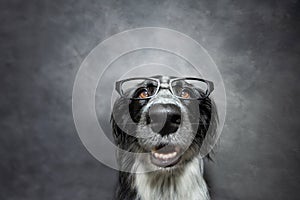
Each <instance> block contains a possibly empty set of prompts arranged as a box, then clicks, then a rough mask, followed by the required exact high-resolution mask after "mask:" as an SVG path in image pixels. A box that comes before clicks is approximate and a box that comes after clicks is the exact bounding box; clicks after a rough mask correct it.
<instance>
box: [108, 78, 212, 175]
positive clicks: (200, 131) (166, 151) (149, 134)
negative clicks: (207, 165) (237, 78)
mask: <svg viewBox="0 0 300 200" xmlns="http://www.w3.org/2000/svg"><path fill="white" fill-rule="evenodd" d="M153 78H156V79H158V80H159V83H160V85H159V86H158V85H157V83H153V81H149V80H145V81H142V82H140V83H138V84H136V85H133V86H132V87H130V88H129V89H127V90H126V91H124V95H123V96H126V97H129V98H124V97H121V98H119V99H118V100H117V101H116V102H115V105H114V109H113V114H112V123H113V129H114V136H115V140H116V142H117V144H118V146H119V147H120V148H122V149H124V150H126V151H130V152H135V153H146V156H144V155H145V154H143V156H136V157H134V158H129V157H126V156H125V157H122V155H121V158H119V159H121V163H128V162H132V161H133V162H134V163H135V164H137V163H138V165H143V167H144V168H145V169H147V170H157V169H159V170H170V169H179V168H181V167H182V166H184V165H185V164H186V163H187V162H189V161H191V160H192V159H193V158H195V157H197V156H199V153H200V147H201V145H202V143H203V140H204V138H205V136H206V135H207V132H208V129H209V126H210V122H211V120H212V118H213V117H216V116H213V114H212V113H213V108H212V107H213V106H214V104H213V103H212V101H211V99H209V98H208V97H207V96H208V95H207V96H206V97H205V98H201V99H199V97H204V96H205V95H206V92H207V91H204V90H203V89H202V88H198V87H197V86H195V85H192V84H191V83H189V82H188V81H186V80H179V81H176V84H174V85H171V84H170V80H172V79H174V77H166V76H155V77H153ZM172 84H173V83H172ZM170 86H171V88H170ZM127 111H128V112H127ZM213 120H215V119H213ZM130 159H133V160H131V161H129V160H130Z"/></svg>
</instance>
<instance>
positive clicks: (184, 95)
mask: <svg viewBox="0 0 300 200" xmlns="http://www.w3.org/2000/svg"><path fill="white" fill-rule="evenodd" d="M180 97H182V98H184V99H189V98H190V97H191V94H190V92H189V91H188V90H186V89H183V90H182V91H181V93H180Z"/></svg>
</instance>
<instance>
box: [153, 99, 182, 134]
mask: <svg viewBox="0 0 300 200" xmlns="http://www.w3.org/2000/svg"><path fill="white" fill-rule="evenodd" d="M149 117H150V126H151V129H152V131H154V132H155V133H159V134H161V135H162V136H164V135H168V134H170V133H174V132H176V131H177V129H178V128H179V125H180V123H181V111H180V108H179V107H178V106H176V105H173V104H155V105H152V106H151V107H150V108H149Z"/></svg>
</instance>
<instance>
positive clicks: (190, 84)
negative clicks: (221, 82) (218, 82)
mask: <svg viewBox="0 0 300 200" xmlns="http://www.w3.org/2000/svg"><path fill="white" fill-rule="evenodd" d="M171 86H172V90H173V92H174V95H175V96H177V97H179V98H182V99H201V98H205V97H206V96H207V92H208V84H207V83H206V82H205V81H201V80H189V79H180V80H175V81H173V82H172V85H171Z"/></svg>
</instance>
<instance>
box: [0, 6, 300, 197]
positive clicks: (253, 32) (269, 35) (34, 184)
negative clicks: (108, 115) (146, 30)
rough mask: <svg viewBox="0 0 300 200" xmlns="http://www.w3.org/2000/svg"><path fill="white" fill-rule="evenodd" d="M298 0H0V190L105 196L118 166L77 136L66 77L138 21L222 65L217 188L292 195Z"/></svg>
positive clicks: (214, 167) (295, 189)
mask: <svg viewBox="0 0 300 200" xmlns="http://www.w3.org/2000/svg"><path fill="white" fill-rule="evenodd" d="M299 8H300V7H299V1H297V0H287V1H279V0H278V1H275V0H274V1H258V0H256V1H233V0H231V1H230V0H223V1H221V0H219V1H209V0H205V1H196V0H194V1H146V0H140V1H96V0H93V1H92V0H90V1H84V0H81V1H75V0H64V1H58V0H52V1H51V0H48V1H45V0H27V1H22V0H7V1H3V0H2V1H1V2H0V27H1V28H0V45H1V50H0V51H1V54H0V55H1V56H0V59H1V68H0V71H1V79H0V88H1V97H0V115H1V116H0V118H1V121H0V131H1V134H0V159H1V161H0V199H4V200H11V199H18V200H19V199H30V200H35V199H36V200H40V199H46V200H48V199H49V200H59V199H73V200H75V199H76V200H77V199H78V200H81V199H89V200H92V199H111V197H112V193H113V191H114V182H115V181H116V178H117V176H116V174H117V173H116V171H114V170H112V169H109V168H107V167H105V166H103V165H101V164H100V163H99V162H98V161H97V160H95V159H94V158H93V157H92V156H91V155H90V154H89V153H88V152H87V151H86V149H85V147H84V146H83V145H82V144H81V141H80V140H79V138H78V136H77V133H76V131H75V127H74V123H73V119H72V110H71V95H72V85H73V82H74V79H75V75H76V72H77V70H78V68H79V66H80V63H81V62H82V61H83V59H84V57H85V56H86V55H87V54H88V53H89V51H91V50H92V49H93V47H95V46H96V45H97V44H98V43H99V42H101V41H102V40H104V39H106V38H108V37H109V36H111V35H112V34H115V33H118V32H120V31H123V30H126V29H130V28H136V27H144V26H159V27H166V28H171V29H175V30H178V31H180V32H183V33H185V34H187V35H189V36H191V37H192V38H194V39H195V40H197V41H199V42H200V43H201V44H202V45H203V46H204V47H205V48H206V49H207V50H208V52H209V53H210V55H211V56H212V57H213V59H214V60H215V61H216V63H217V65H218V66H219V69H220V71H221V73H222V76H223V79H224V82H225V87H226V94H227V103H228V106H227V119H226V122H225V126H224V129H223V133H222V135H221V138H220V142H219V144H218V147H217V149H216V154H215V156H214V160H215V161H214V162H209V163H207V167H206V172H207V174H208V179H209V184H210V187H211V193H212V196H213V199H218V200H221V199H299V197H298V196H299V195H300V188H299V183H300V176H299V175H300V173H299V172H298V171H299V169H300V163H299V160H300V156H299V152H300V146H299V143H300V141H299V139H300V136H299V131H300V125H299V119H300V116H299V114H300V106H299V105H298V103H299V102H300V95H299V94H300V93H299V92H300V85H299V75H300V68H299V64H300V59H299V53H300V42H299V34H300V24H299V23H300V17H299V11H300V10H299ZM297 197H298V198H297Z"/></svg>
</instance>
